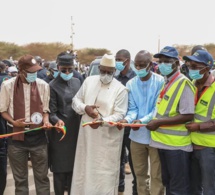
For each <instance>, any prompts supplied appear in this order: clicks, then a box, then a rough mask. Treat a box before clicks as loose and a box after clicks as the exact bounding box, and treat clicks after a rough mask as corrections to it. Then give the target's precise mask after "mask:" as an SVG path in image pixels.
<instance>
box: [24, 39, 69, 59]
mask: <svg viewBox="0 0 215 195" xmlns="http://www.w3.org/2000/svg"><path fill="white" fill-rule="evenodd" d="M23 47H24V48H25V50H27V51H28V53H29V54H31V55H33V56H40V57H41V58H43V59H45V60H50V61H51V60H55V59H56V57H57V55H58V54H59V53H61V52H63V51H67V50H68V49H69V48H70V45H69V44H64V43H60V42H56V43H30V44H27V45H24V46H23Z"/></svg>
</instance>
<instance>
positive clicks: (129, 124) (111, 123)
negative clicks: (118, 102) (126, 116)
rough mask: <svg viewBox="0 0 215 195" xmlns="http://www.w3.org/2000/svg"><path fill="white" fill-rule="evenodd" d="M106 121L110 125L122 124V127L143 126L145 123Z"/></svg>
mask: <svg viewBox="0 0 215 195" xmlns="http://www.w3.org/2000/svg"><path fill="white" fill-rule="evenodd" d="M108 123H109V124H110V125H112V126H117V125H122V126H123V127H143V126H146V125H147V124H142V123H119V122H112V121H110V122H108Z"/></svg>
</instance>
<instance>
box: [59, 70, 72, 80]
mask: <svg viewBox="0 0 215 195" xmlns="http://www.w3.org/2000/svg"><path fill="white" fill-rule="evenodd" d="M60 76H61V78H62V79H63V80H64V81H68V80H70V79H71V78H72V77H73V72H71V73H69V74H65V73H62V72H61V73H60Z"/></svg>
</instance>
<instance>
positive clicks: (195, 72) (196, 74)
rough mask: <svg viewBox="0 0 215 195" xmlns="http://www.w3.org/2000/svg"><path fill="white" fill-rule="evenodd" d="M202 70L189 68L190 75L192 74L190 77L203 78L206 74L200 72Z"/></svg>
mask: <svg viewBox="0 0 215 195" xmlns="http://www.w3.org/2000/svg"><path fill="white" fill-rule="evenodd" d="M203 69H204V68H203ZM203 69H201V70H203ZM201 70H191V69H189V76H190V78H191V79H194V80H199V79H202V78H203V76H204V74H200V73H199V72H200V71H201Z"/></svg>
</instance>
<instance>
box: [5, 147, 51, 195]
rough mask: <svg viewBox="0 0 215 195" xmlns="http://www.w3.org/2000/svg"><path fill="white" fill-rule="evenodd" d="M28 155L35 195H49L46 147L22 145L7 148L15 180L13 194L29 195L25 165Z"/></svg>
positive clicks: (26, 166) (26, 165)
mask: <svg viewBox="0 0 215 195" xmlns="http://www.w3.org/2000/svg"><path fill="white" fill-rule="evenodd" d="M29 154H30V156H31V162H32V168H33V174H34V181H35V187H36V193H37V195H50V183H49V178H48V155H47V145H40V146H34V147H26V146H23V145H22V146H20V145H9V146H8V157H9V161H10V166H11V169H12V173H13V178H14V180H15V194H16V195H29V189H28V164H27V163H28V156H29Z"/></svg>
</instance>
